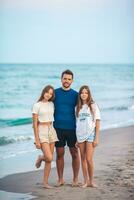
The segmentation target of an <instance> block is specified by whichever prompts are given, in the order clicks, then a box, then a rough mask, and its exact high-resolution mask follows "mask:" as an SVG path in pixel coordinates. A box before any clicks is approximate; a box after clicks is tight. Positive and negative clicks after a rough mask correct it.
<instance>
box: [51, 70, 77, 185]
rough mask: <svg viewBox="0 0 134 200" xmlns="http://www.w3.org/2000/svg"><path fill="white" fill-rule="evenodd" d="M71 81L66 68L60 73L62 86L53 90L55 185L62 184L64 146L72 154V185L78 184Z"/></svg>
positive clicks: (73, 91)
mask: <svg viewBox="0 0 134 200" xmlns="http://www.w3.org/2000/svg"><path fill="white" fill-rule="evenodd" d="M72 82H73V73H72V72H71V71H70V70H66V71H64V72H63V73H62V75H61V83H62V87H60V88H58V89H56V90H55V101H54V104H55V114H54V117H55V121H54V127H55V129H56V132H57V136H58V139H59V141H58V142H56V144H55V146H56V154H57V157H56V164H57V173H58V182H57V186H61V185H63V184H64V178H63V171H64V153H65V146H66V144H67V146H68V147H69V151H70V154H71V156H72V168H73V181H72V186H77V185H78V173H79V166H80V161H79V154H78V149H77V148H76V147H75V143H76V133H75V129H76V124H75V123H76V120H75V106H76V102H77V96H78V93H77V92H76V91H75V90H73V89H71V84H72Z"/></svg>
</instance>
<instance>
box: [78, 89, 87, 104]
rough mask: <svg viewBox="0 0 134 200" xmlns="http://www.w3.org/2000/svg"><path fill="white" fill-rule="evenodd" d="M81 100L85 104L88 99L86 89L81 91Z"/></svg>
mask: <svg viewBox="0 0 134 200" xmlns="http://www.w3.org/2000/svg"><path fill="white" fill-rule="evenodd" d="M80 97H81V100H82V101H84V102H86V101H87V99H88V91H87V90H86V89H83V90H82V92H81V94H80Z"/></svg>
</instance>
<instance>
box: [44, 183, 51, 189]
mask: <svg viewBox="0 0 134 200" xmlns="http://www.w3.org/2000/svg"><path fill="white" fill-rule="evenodd" d="M43 188H45V189H52V188H53V187H52V186H51V185H49V184H47V183H44V185H43Z"/></svg>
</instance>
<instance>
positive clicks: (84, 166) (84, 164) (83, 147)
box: [79, 142, 88, 188]
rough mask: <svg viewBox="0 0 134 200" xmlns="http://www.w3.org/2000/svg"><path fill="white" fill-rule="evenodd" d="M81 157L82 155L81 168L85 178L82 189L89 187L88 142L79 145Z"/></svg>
mask: <svg viewBox="0 0 134 200" xmlns="http://www.w3.org/2000/svg"><path fill="white" fill-rule="evenodd" d="M79 149H80V155H81V166H82V172H83V177H84V183H83V184H82V186H81V187H82V188H85V187H87V184H88V171H87V161H86V142H82V143H79Z"/></svg>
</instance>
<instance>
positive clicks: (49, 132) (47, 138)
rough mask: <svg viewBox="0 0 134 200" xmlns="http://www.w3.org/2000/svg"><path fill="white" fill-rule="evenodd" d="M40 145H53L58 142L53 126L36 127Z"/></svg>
mask: <svg viewBox="0 0 134 200" xmlns="http://www.w3.org/2000/svg"><path fill="white" fill-rule="evenodd" d="M38 130H39V139H40V143H44V142H47V143H53V142H56V141H58V138H57V134H56V131H55V129H54V127H53V126H50V127H49V126H47V125H40V124H39V126H38Z"/></svg>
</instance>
